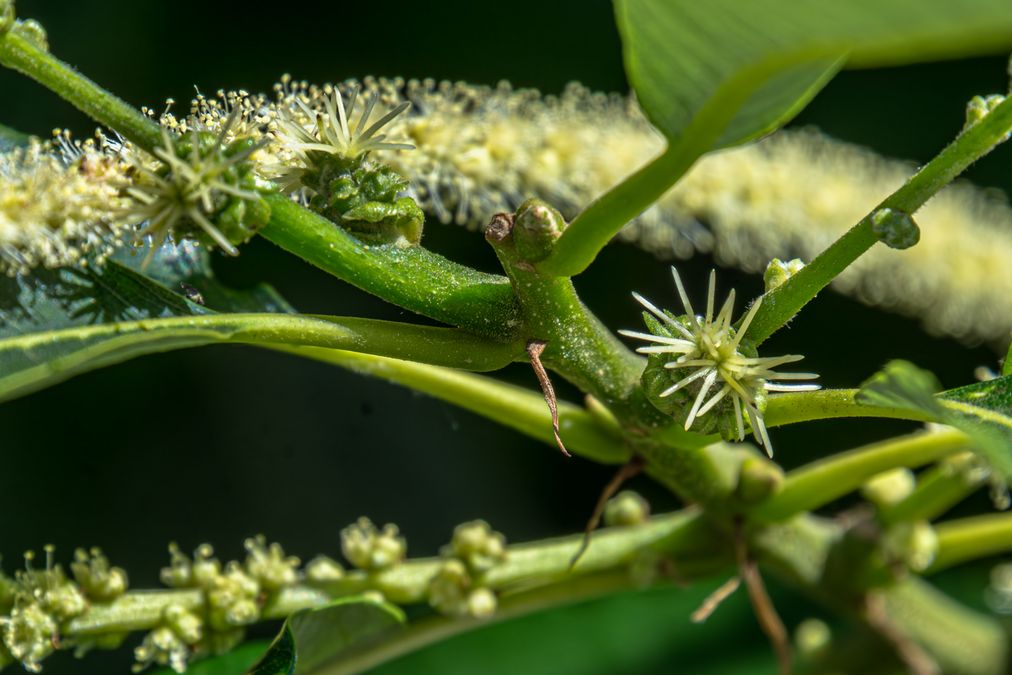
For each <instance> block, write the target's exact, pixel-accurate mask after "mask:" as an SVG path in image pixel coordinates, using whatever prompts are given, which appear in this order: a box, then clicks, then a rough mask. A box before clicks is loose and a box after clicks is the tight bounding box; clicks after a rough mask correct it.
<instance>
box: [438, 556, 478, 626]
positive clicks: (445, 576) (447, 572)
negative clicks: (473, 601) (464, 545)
mask: <svg viewBox="0 0 1012 675" xmlns="http://www.w3.org/2000/svg"><path fill="white" fill-rule="evenodd" d="M470 588H471V576H470V575H469V574H468V573H467V567H466V566H465V565H464V563H463V562H461V561H460V560H456V559H450V560H447V561H445V562H444V563H443V564H442V565H441V566H440V567H439V571H437V572H436V575H435V576H434V577H432V580H431V581H430V582H429V604H430V605H432V607H433V608H434V609H435V610H436V611H438V612H440V613H442V614H446V615H449V616H467V614H468V612H469V608H468V605H467V599H468V596H469V595H470Z"/></svg>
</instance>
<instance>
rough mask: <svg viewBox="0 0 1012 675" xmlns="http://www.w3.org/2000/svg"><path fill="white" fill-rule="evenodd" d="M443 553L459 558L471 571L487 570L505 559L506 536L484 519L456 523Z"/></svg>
mask: <svg viewBox="0 0 1012 675" xmlns="http://www.w3.org/2000/svg"><path fill="white" fill-rule="evenodd" d="M443 553H444V555H452V556H455V557H457V558H460V559H461V560H462V561H463V562H464V564H466V565H467V567H468V569H470V570H471V571H473V572H477V573H481V572H487V571H488V570H490V569H492V568H493V567H495V566H496V565H498V564H499V563H501V562H502V561H503V560H505V559H506V537H504V536H503V535H502V534H501V533H499V532H495V531H494V530H492V527H491V526H490V525H489V524H488V523H486V522H485V521H484V520H474V521H471V522H469V523H463V524H462V525H458V526H457V527H456V528H455V529H454V530H453V539H452V540H451V541H450V546H449V547H448V548H447V549H444V551H443Z"/></svg>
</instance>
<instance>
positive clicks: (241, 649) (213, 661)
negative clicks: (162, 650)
mask: <svg viewBox="0 0 1012 675" xmlns="http://www.w3.org/2000/svg"><path fill="white" fill-rule="evenodd" d="M268 645H269V643H268V642H266V641H265V640H255V641H253V642H245V643H243V644H241V645H239V646H238V647H236V648H235V649H233V650H231V651H229V652H226V653H224V654H219V655H218V656H211V657H209V658H206V659H199V660H196V661H193V662H192V663H190V664H189V665H188V666H187V668H186V675H236V673H243V672H245V671H246V670H247V669H249V668H250V667H252V666H253V664H255V663H256V662H257V660H258V659H260V658H262V657H263V655H264V652H266V651H267V647H268ZM145 672H147V671H145ZM151 675H176V671H174V670H172V669H171V668H159V669H158V670H156V671H153V672H152V673H151Z"/></svg>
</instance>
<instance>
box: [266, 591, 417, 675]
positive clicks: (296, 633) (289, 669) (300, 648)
mask: <svg viewBox="0 0 1012 675" xmlns="http://www.w3.org/2000/svg"><path fill="white" fill-rule="evenodd" d="M403 625H404V613H403V612H402V611H401V610H400V609H399V608H397V607H395V606H394V605H391V604H389V603H386V602H382V601H378V600H373V599H369V598H364V597H358V598H345V599H342V600H338V601H336V602H334V603H332V604H330V605H328V606H326V607H322V608H320V609H308V610H303V611H300V612H296V613H295V614H293V615H292V616H290V617H289V618H288V620H287V621H285V625H284V626H282V628H281V632H280V633H278V636H277V637H276V638H275V639H274V642H273V643H271V646H270V648H269V649H268V650H267V653H266V654H264V656H263V658H262V659H261V660H260V662H258V663H257V664H256V665H255V666H254V667H253V668H252V669H250V670H249V671H248V673H249V675H310V674H311V673H316V672H320V671H321V668H322V667H324V666H326V665H327V664H331V663H336V662H339V661H340V659H341V658H342V656H346V655H348V654H350V653H352V652H353V651H354V650H355V649H357V648H359V647H362V646H365V645H367V644H370V643H372V642H374V641H376V640H381V639H383V638H385V637H389V636H390V635H391V634H393V633H395V632H396V631H398V630H400V629H401V628H402V627H403Z"/></svg>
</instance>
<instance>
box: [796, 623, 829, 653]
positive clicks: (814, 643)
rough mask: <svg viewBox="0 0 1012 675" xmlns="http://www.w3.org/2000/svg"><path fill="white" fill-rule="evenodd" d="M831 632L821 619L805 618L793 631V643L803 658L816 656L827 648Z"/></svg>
mask: <svg viewBox="0 0 1012 675" xmlns="http://www.w3.org/2000/svg"><path fill="white" fill-rule="evenodd" d="M832 640H833V632H832V630H831V629H830V628H829V625H828V624H827V623H826V622H825V621H822V620H821V619H805V620H804V621H802V622H801V623H799V624H798V627H797V628H796V629H795V631H794V644H795V646H796V647H797V649H798V654H799V655H800V656H801V657H802V658H805V659H812V658H818V657H819V655H820V654H822V653H823V652H825V650H826V649H827V648H829V645H830V643H831V642H832Z"/></svg>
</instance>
